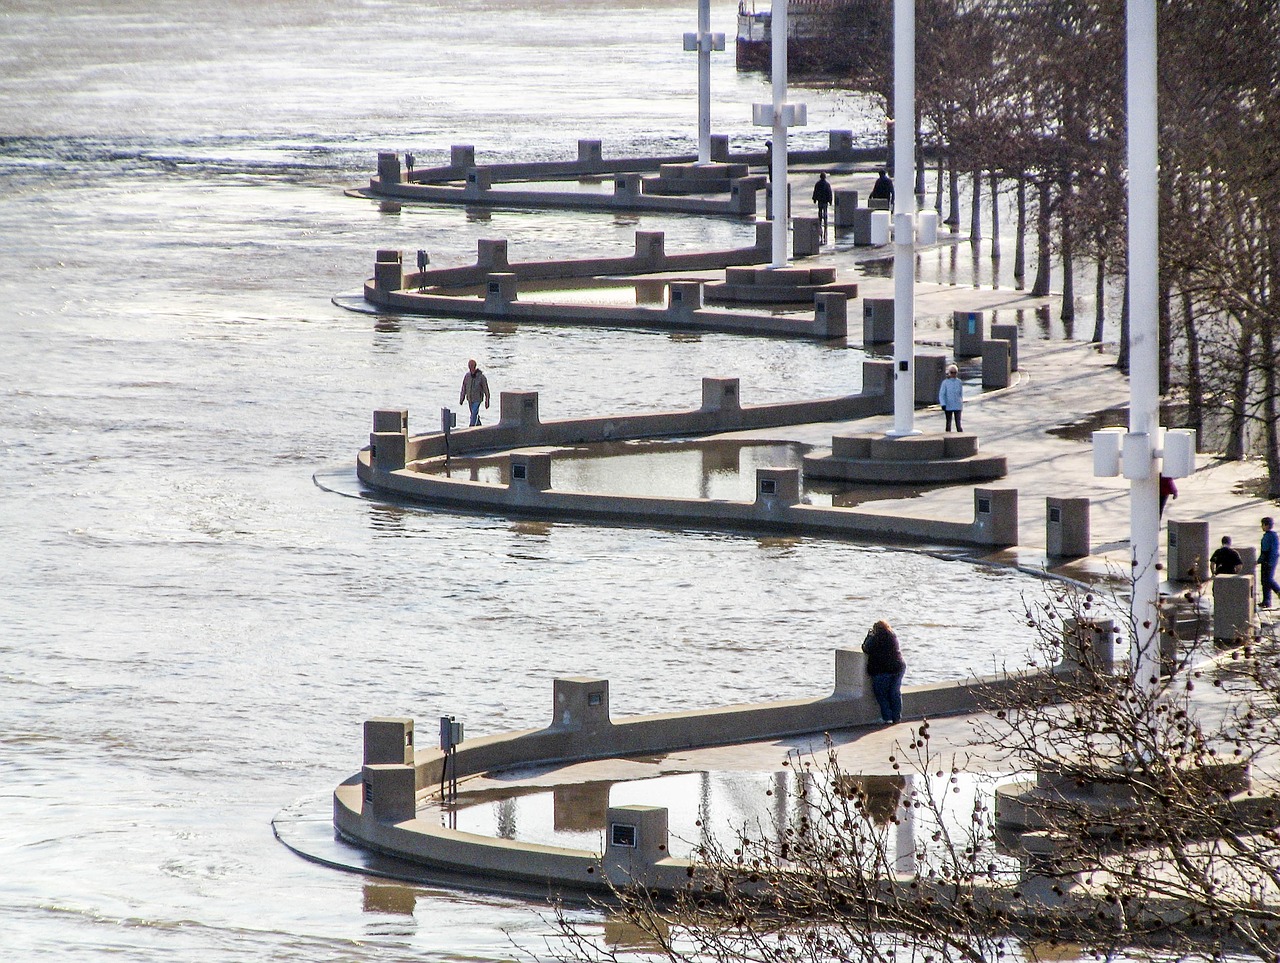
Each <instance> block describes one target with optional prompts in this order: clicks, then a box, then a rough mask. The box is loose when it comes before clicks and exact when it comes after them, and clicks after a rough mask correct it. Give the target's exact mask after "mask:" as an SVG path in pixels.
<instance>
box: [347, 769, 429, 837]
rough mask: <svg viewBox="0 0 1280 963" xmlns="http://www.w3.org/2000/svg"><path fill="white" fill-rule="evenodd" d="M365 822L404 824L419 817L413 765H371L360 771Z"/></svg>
mask: <svg viewBox="0 0 1280 963" xmlns="http://www.w3.org/2000/svg"><path fill="white" fill-rule="evenodd" d="M360 778H361V780H362V781H363V782H364V808H363V810H362V813H363V816H364V818H365V819H372V820H375V821H377V822H380V823H402V822H405V821H406V820H409V819H413V818H414V817H415V816H416V815H417V814H418V797H417V785H416V779H417V774H416V772H415V771H414V767H413V766H406V765H372V766H365V767H363V768H362V769H361V770H360Z"/></svg>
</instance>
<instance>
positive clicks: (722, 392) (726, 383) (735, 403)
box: [702, 378, 741, 411]
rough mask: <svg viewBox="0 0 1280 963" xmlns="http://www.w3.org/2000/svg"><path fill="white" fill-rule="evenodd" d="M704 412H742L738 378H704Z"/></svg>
mask: <svg viewBox="0 0 1280 963" xmlns="http://www.w3.org/2000/svg"><path fill="white" fill-rule="evenodd" d="M702 410H703V411H740V410H741V404H740V401H739V398H738V379H737V378H703V379H702Z"/></svg>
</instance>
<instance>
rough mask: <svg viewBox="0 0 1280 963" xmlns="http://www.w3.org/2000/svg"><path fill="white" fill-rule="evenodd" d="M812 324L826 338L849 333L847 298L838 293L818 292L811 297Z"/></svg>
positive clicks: (843, 335) (839, 336) (841, 336)
mask: <svg viewBox="0 0 1280 963" xmlns="http://www.w3.org/2000/svg"><path fill="white" fill-rule="evenodd" d="M813 323H814V324H815V325H816V326H817V328H818V330H819V331H820V332H821V333H822V334H824V335H825V336H826V337H828V338H843V337H845V336H846V335H848V333H849V298H848V296H847V295H845V294H844V293H842V292H840V291H820V292H818V293H817V294H815V295H814V296H813Z"/></svg>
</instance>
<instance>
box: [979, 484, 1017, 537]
mask: <svg viewBox="0 0 1280 963" xmlns="http://www.w3.org/2000/svg"><path fill="white" fill-rule="evenodd" d="M973 536H974V537H973V540H974V541H975V542H977V543H978V544H980V545H998V546H1005V545H1017V544H1018V490H1017V489H1016V488H975V489H974V490H973Z"/></svg>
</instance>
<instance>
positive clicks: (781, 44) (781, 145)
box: [751, 0, 808, 268]
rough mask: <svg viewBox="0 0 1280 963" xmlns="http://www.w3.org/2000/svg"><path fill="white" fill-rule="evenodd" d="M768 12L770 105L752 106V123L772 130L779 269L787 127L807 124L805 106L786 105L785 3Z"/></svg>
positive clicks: (777, 0) (781, 263)
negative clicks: (770, 58)
mask: <svg viewBox="0 0 1280 963" xmlns="http://www.w3.org/2000/svg"><path fill="white" fill-rule="evenodd" d="M771 11H772V12H771V13H770V18H771V22H770V27H771V33H770V35H769V45H770V48H771V50H770V53H771V54H772V56H773V60H772V73H773V103H771V104H753V105H752V109H751V120H752V123H754V124H755V125H756V126H757V127H772V128H773V153H772V155H771V156H770V158H769V163H770V165H771V167H770V170H771V173H772V181H773V185H772V188H771V190H770V201H771V203H770V208H769V210H770V212H771V213H772V214H773V260H772V262H771V263H770V265H769V266H770V267H775V268H781V267H786V266H787V128H788V127H803V126H804V125H805V124H806V123H808V111H807V109H806V107H805V105H804V104H788V103H787V0H773V6H772V7H771Z"/></svg>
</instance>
